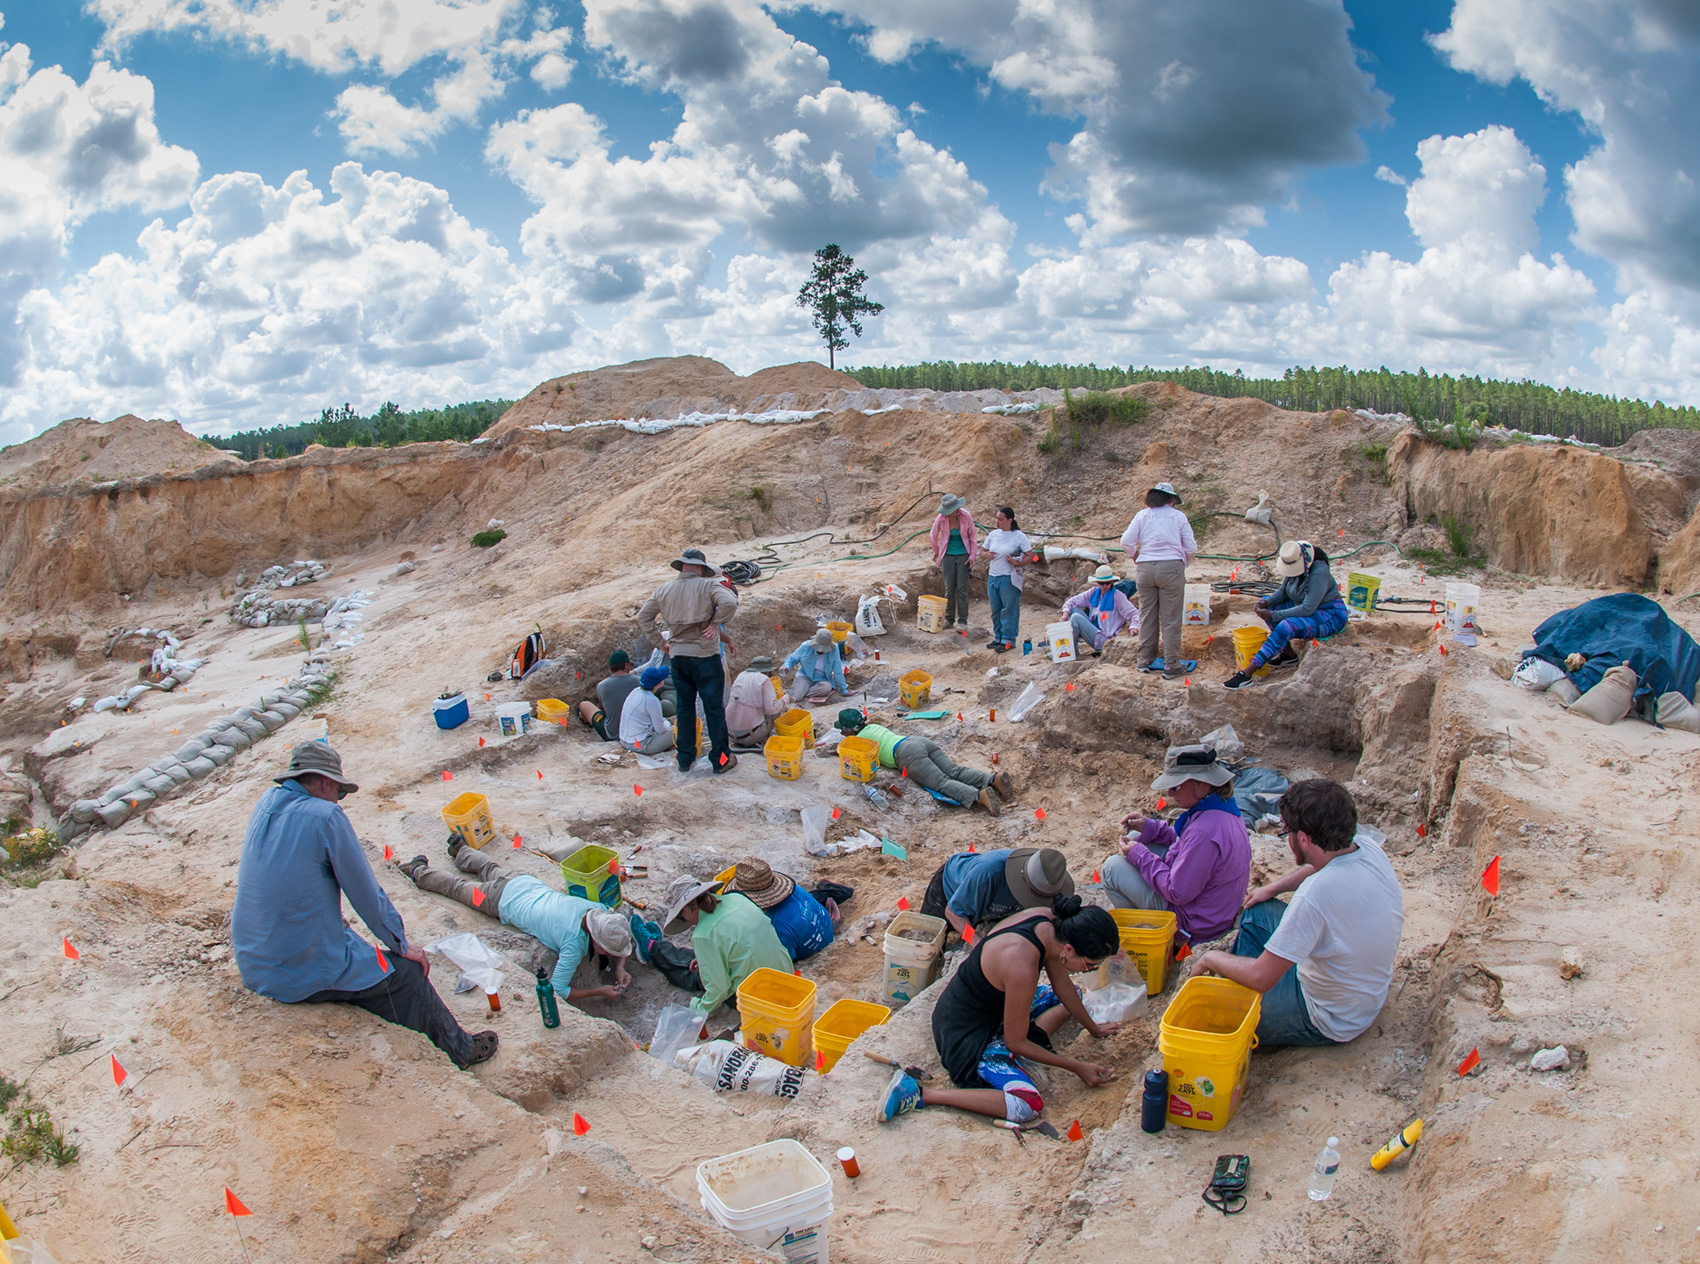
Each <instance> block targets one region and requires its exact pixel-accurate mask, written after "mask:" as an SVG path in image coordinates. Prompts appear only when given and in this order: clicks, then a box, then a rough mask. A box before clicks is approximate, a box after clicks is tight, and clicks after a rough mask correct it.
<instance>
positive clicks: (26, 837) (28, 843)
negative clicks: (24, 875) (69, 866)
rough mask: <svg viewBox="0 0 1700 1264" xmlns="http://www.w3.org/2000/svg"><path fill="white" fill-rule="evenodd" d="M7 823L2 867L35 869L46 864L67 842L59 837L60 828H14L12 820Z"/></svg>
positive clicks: (2, 845)
mask: <svg viewBox="0 0 1700 1264" xmlns="http://www.w3.org/2000/svg"><path fill="white" fill-rule="evenodd" d="M19 824H21V822H19ZM6 825H7V833H6V839H5V841H4V842H3V843H0V849H4V851H5V858H4V860H3V861H0V868H5V869H33V868H35V867H36V866H38V865H44V864H46V863H47V862H48V861H50V860H52V859H53V858H54V857H55V856H57V855H58V854H59V853H60V851H62V850H63V849H64V846H65V844H64V841H63V840H62V839H61V838H60V837H59V831H58V830H51V829H45V828H42V827H36V828H34V829H16V830H14V827H13V824H12V822H11V821H8V822H7V823H6Z"/></svg>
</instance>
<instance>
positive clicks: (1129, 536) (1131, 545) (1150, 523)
mask: <svg viewBox="0 0 1700 1264" xmlns="http://www.w3.org/2000/svg"><path fill="white" fill-rule="evenodd" d="M1180 503H1181V498H1180V497H1179V496H1178V495H1177V494H1176V493H1175V489H1174V487H1173V486H1172V485H1171V484H1169V483H1158V484H1157V485H1156V486H1155V487H1153V488H1151V489H1150V490H1149V491H1147V492H1146V493H1145V508H1143V509H1141V510H1140V511H1139V512H1138V513H1136V514H1134V515H1133V521H1132V522H1130V523H1128V524H1127V530H1126V531H1124V532H1123V533H1122V547H1123V548H1124V549H1126V550H1127V555H1128V560H1129V561H1131V562H1132V563H1133V564H1134V566H1133V577H1134V579H1136V580H1137V581H1138V582H1139V666H1140V667H1141V668H1146V667H1150V666H1152V665H1153V664H1154V663H1155V662H1156V660H1157V649H1158V645H1157V642H1158V638H1159V636H1161V638H1162V650H1163V675H1164V677H1165V678H1166V679H1168V680H1179V679H1181V677H1182V676H1183V675H1184V674H1185V669H1184V668H1183V667H1182V666H1181V619H1182V617H1183V615H1184V602H1185V598H1186V568H1187V567H1188V566H1189V565H1190V564H1191V562H1192V559H1193V558H1194V557H1195V556H1197V554H1198V541H1197V540H1196V539H1194V538H1193V534H1192V523H1191V522H1189V521H1188V520H1187V516H1186V515H1185V514H1184V513H1182V512H1181V511H1180V509H1178V508H1177V506H1178V505H1179V504H1180Z"/></svg>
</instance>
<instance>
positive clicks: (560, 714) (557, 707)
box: [536, 698, 573, 724]
mask: <svg viewBox="0 0 1700 1264" xmlns="http://www.w3.org/2000/svg"><path fill="white" fill-rule="evenodd" d="M536 711H537V718H538V719H539V720H541V721H543V723H545V724H565V723H566V722H567V720H568V719H569V718H570V717H571V716H572V713H573V709H572V707H571V706H569V705H568V704H567V703H565V702H562V701H561V700H560V699H559V698H539V699H538V700H537V706H536Z"/></svg>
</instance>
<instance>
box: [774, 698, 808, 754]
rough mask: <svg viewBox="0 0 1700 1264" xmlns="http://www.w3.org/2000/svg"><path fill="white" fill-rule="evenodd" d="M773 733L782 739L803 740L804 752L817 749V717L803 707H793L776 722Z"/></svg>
mask: <svg viewBox="0 0 1700 1264" xmlns="http://www.w3.org/2000/svg"><path fill="white" fill-rule="evenodd" d="M773 731H774V732H775V733H777V734H778V735H779V736H780V737H796V738H801V739H802V742H803V749H804V750H813V749H814V748H815V717H814V716H813V715H811V714H809V712H807V711H805V710H804V709H803V708H802V707H792V708H791V709H790V710H789V711H787V712H786V713H785V714H784V715H782V716H780V717H779V718H778V719H777V720H775V721H774V722H773Z"/></svg>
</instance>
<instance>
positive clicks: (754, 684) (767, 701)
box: [726, 654, 791, 750]
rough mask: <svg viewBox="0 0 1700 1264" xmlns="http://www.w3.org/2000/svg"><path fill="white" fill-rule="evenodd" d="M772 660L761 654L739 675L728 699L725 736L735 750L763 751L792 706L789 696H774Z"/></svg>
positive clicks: (776, 694) (775, 694)
mask: <svg viewBox="0 0 1700 1264" xmlns="http://www.w3.org/2000/svg"><path fill="white" fill-rule="evenodd" d="M772 671H773V660H772V659H771V658H769V657H768V656H767V655H766V654H758V655H757V656H756V657H754V658H752V659H751V660H750V665H749V666H748V667H746V668H745V669H744V670H743V671H741V672H739V673H738V678H737V679H736V680H734V681H733V682H732V688H731V691H730V692H729V693H728V694H727V695H726V734H727V737H728V739H729V740H730V741H731V743H732V748H733V749H734V750H760V749H761V746H762V743H763V742H765V741H767V739H768V738H770V737H772V736H773V721H774V719H775V717H777V716H779V715H782V714H783V713H784V712H785V710H786V708H788V707H789V706H790V705H791V697H790V695H789V694H780V693H775V692H774V682H773V680H772V679H771V677H770V676H769V673H770V672H772Z"/></svg>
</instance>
